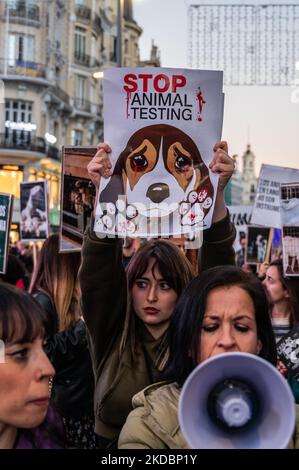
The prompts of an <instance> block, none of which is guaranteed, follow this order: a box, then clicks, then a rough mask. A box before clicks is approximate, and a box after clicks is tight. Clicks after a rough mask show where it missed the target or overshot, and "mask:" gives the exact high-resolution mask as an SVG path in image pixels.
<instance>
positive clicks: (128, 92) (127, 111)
mask: <svg viewBox="0 0 299 470" xmlns="http://www.w3.org/2000/svg"><path fill="white" fill-rule="evenodd" d="M130 99H131V92H130V91H127V97H126V103H127V105H126V115H127V118H128V117H129V116H130V113H129V103H130Z"/></svg>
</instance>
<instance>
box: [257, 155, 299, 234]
mask: <svg viewBox="0 0 299 470" xmlns="http://www.w3.org/2000/svg"><path fill="white" fill-rule="evenodd" d="M298 181H299V170H298V169H296V168H285V167H282V166H275V165H265V164H262V166H261V170H260V174H259V179H258V185H257V190H256V195H255V202H254V208H253V211H252V218H251V223H252V224H254V225H263V226H264V227H274V228H281V227H282V225H283V224H282V222H281V210H280V208H281V200H280V186H281V184H283V183H286V182H289V183H288V184H290V183H296V182H297V184H298Z"/></svg>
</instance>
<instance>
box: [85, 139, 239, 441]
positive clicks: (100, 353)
mask: <svg viewBox="0 0 299 470" xmlns="http://www.w3.org/2000/svg"><path fill="white" fill-rule="evenodd" d="M98 149H99V150H98V152H97V153H96V155H95V157H94V158H93V160H92V161H91V162H90V164H89V166H88V171H89V175H90V178H91V179H92V181H93V183H94V184H95V186H96V188H97V190H98V189H99V183H100V178H101V176H103V177H106V178H107V177H109V176H111V174H112V171H111V162H110V159H109V157H108V154H109V153H110V151H111V149H110V147H109V146H108V145H107V144H100V145H99V146H98ZM227 151H228V150H227V144H226V143H225V142H220V143H218V144H216V145H215V147H214V158H213V160H212V162H211V163H210V170H211V171H212V172H218V173H219V185H218V193H217V197H216V203H215V209H214V214H213V225H212V227H211V228H210V229H208V230H206V231H205V232H204V235H203V238H204V239H203V246H202V249H201V253H200V270H201V271H202V270H203V269H207V268H209V267H211V266H214V265H218V264H234V252H233V249H232V243H233V241H234V238H235V229H234V227H233V226H232V225H231V223H230V221H229V214H228V213H227V209H226V207H225V204H224V196H223V191H224V187H225V185H226V184H227V182H228V180H229V178H230V176H231V175H232V172H233V160H232V159H231V158H230V157H229V156H228V154H227ZM97 199H98V198H96V200H97ZM192 277H193V273H192V269H191V266H190V264H189V262H188V261H187V259H186V258H185V257H184V255H183V254H182V252H181V251H180V250H179V249H178V248H177V247H176V246H175V245H174V244H172V243H171V242H169V241H165V240H161V239H159V240H155V241H151V242H149V243H148V244H146V245H145V246H144V247H142V248H141V249H140V250H139V251H138V252H137V253H136V254H135V255H134V257H133V258H132V260H131V262H130V264H129V266H128V268H127V273H126V272H125V271H124V269H123V267H122V244H121V241H120V240H119V239H117V238H102V239H100V238H99V237H97V236H96V234H95V233H94V231H93V226H92V227H91V228H90V229H89V230H88V231H87V233H86V235H85V237H84V243H83V249H82V265H81V269H80V272H79V280H80V285H81V292H82V311H83V316H84V319H85V321H86V325H87V327H88V331H89V334H90V339H91V345H92V347H91V352H92V359H93V366H94V371H95V380H96V391H95V415H96V432H97V434H98V435H99V436H100V441H101V445H102V447H107V446H110V447H112V446H115V445H116V442H117V438H118V435H119V432H120V430H121V428H122V426H123V424H124V422H125V420H126V418H127V415H128V414H129V412H130V411H131V409H132V404H131V400H132V397H133V395H135V394H136V393H137V392H139V391H140V390H142V389H143V388H144V387H146V386H148V385H150V384H151V383H153V382H155V381H156V377H157V374H158V373H159V371H160V370H162V369H163V367H164V364H165V361H166V359H167V355H168V346H167V339H166V333H167V329H168V325H169V322H170V318H171V316H172V314H173V311H174V308H175V305H176V302H177V300H178V298H179V296H180V294H181V292H182V290H183V289H184V287H185V286H186V285H187V284H188V283H189V282H190V280H191V279H192Z"/></svg>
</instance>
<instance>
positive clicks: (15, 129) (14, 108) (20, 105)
mask: <svg viewBox="0 0 299 470" xmlns="http://www.w3.org/2000/svg"><path fill="white" fill-rule="evenodd" d="M35 130H36V125H35V124H33V123H32V103H31V102H29V101H17V100H6V101H5V140H6V141H7V142H10V143H13V144H15V145H27V144H30V142H31V137H32V133H34V132H35Z"/></svg>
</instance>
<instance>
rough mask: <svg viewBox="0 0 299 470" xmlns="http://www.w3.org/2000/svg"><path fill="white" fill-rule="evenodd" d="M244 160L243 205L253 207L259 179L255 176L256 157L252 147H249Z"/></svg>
mask: <svg viewBox="0 0 299 470" xmlns="http://www.w3.org/2000/svg"><path fill="white" fill-rule="evenodd" d="M242 159H243V171H242V204H243V205H252V204H253V203H254V199H255V194H256V187H257V177H256V176H255V155H254V153H253V152H252V151H251V148H250V145H247V149H246V151H245V153H244V154H243V156H242Z"/></svg>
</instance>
